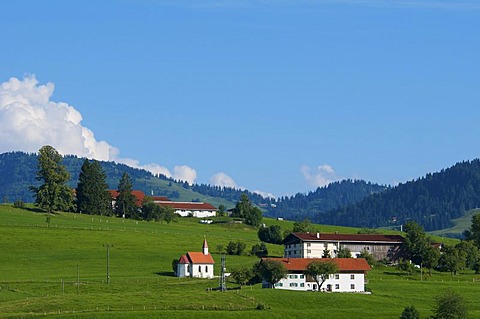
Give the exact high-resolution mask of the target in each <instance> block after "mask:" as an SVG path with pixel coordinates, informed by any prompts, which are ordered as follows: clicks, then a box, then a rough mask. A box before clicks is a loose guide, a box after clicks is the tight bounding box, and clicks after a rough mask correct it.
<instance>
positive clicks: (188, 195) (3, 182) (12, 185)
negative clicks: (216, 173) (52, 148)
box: [0, 152, 235, 208]
mask: <svg viewBox="0 0 480 319" xmlns="http://www.w3.org/2000/svg"><path fill="white" fill-rule="evenodd" d="M83 161H84V158H78V157H76V156H69V155H67V156H64V158H63V161H62V165H65V167H66V168H67V171H68V172H69V173H70V175H71V179H70V181H69V183H68V185H69V186H70V187H72V188H75V187H76V186H77V183H78V176H79V174H80V168H81V166H82V164H83ZM100 164H101V166H102V168H103V170H104V171H105V173H106V175H107V184H108V186H109V188H111V189H116V188H117V187H118V182H119V180H120V178H121V176H122V174H123V173H124V172H127V173H128V174H129V175H130V177H131V179H132V181H133V188H134V189H140V190H142V191H143V192H144V193H145V194H147V195H150V194H152V193H153V194H154V195H156V196H167V197H169V198H170V199H172V200H176V201H206V202H209V203H211V204H213V205H215V206H217V207H218V206H219V205H220V204H223V205H225V206H226V207H227V208H230V207H233V206H234V205H235V202H232V201H230V200H226V199H223V198H220V197H215V196H210V195H208V194H207V195H204V194H201V193H198V192H196V191H194V190H192V189H191V187H190V186H189V185H188V184H186V183H181V182H176V181H174V180H172V179H169V178H166V177H165V176H154V175H153V174H152V173H150V172H147V171H145V170H141V169H136V168H132V167H129V166H127V165H124V164H118V163H114V162H100ZM36 172H37V155H36V154H27V153H23V152H10V153H3V154H0V200H1V201H2V202H13V201H15V200H18V199H21V200H23V201H24V202H33V195H32V193H31V192H30V190H29V187H30V186H31V185H38V182H37V181H36V180H35V175H36Z"/></svg>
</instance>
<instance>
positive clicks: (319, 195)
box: [266, 179, 387, 220]
mask: <svg viewBox="0 0 480 319" xmlns="http://www.w3.org/2000/svg"><path fill="white" fill-rule="evenodd" d="M386 189H387V187H386V186H381V185H378V184H372V183H368V182H365V181H362V180H349V179H348V180H343V181H340V182H334V183H330V184H329V185H327V186H325V187H318V188H317V189H316V190H315V191H312V192H309V193H308V194H301V193H298V194H296V195H294V196H290V197H281V198H279V199H277V200H273V201H272V202H271V204H273V205H269V206H268V207H267V208H266V210H267V214H268V215H269V216H272V217H284V218H288V219H293V220H302V219H304V218H310V219H311V218H314V217H315V215H316V214H318V213H324V212H327V211H330V210H332V209H338V208H340V207H343V206H346V205H349V204H353V203H357V202H359V201H361V200H362V199H364V198H365V197H367V196H370V195H372V194H376V193H379V192H383V191H384V190H386Z"/></svg>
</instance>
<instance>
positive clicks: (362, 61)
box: [0, 0, 480, 196]
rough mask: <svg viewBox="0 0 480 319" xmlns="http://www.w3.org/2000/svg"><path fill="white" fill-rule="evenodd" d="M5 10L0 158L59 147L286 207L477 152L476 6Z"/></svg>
mask: <svg viewBox="0 0 480 319" xmlns="http://www.w3.org/2000/svg"><path fill="white" fill-rule="evenodd" d="M1 8H2V9H1V10H0V28H1V29H2V42H1V47H0V48H1V50H0V83H3V84H1V85H2V87H1V88H0V152H5V151H11V150H24V151H37V150H38V149H39V147H40V146H41V145H44V144H51V145H53V146H54V147H56V148H57V149H59V151H61V152H62V153H76V154H78V155H81V156H89V157H96V158H99V159H108V160H115V161H119V162H126V163H132V165H135V166H138V167H146V168H153V169H152V170H154V171H157V172H165V173H166V174H170V175H171V176H173V177H177V178H184V179H187V180H189V181H193V182H196V183H214V184H219V185H230V186H236V187H245V188H248V189H249V190H257V191H261V192H264V193H271V194H273V195H275V196H282V195H291V194H295V193H297V192H308V191H310V190H314V189H315V188H316V187H317V186H322V185H325V184H327V183H328V182H331V181H334V180H339V179H343V178H355V179H364V180H367V181H371V182H376V183H381V184H396V183H398V182H405V181H407V180H411V179H415V178H418V177H420V176H423V175H424V174H426V173H427V172H434V171H438V170H440V169H442V168H446V167H448V166H451V165H453V164H455V163H456V162H458V161H463V160H470V159H473V158H477V157H479V149H478V148H477V147H478V145H479V143H478V139H479V131H480V130H479V122H480V121H479V120H480V107H479V106H480V105H479V101H480V62H479V57H480V4H478V2H476V1H461V0H460V1H449V0H445V1H441V0H439V1H435V0H430V1H428V0H423V1H414V0H411V1H408V0H402V1H401V0H398V1H397V0H388V1H387V0H385V1H384V0H364V1H348V0H343V1H336V0H323V1H322V0H318V1H315V0H310V1H307V0H305V1H289V0H284V1H273V0H272V1H268V0H264V1H241V0H238V1H233V0H232V1H221V0H219V1H160V0H158V1H157V0H140V1H139V0H135V1H133V0H131V1H127V0H124V1H78V2H74V1H48V0H47V1H22V0H18V1H2V2H1ZM11 78H14V79H16V80H12V79H11ZM2 96H3V99H2ZM25 105H28V109H27V108H25V107H26V106H25ZM39 110H41V112H40V111H39ZM42 121H44V122H45V124H44V125H40V124H38V123H39V122H42ZM22 123H23V124H22ZM25 123H30V124H29V125H26V124H25ZM55 123H57V124H55ZM22 125H23V126H22ZM52 127H53V128H52ZM92 145H93V146H92Z"/></svg>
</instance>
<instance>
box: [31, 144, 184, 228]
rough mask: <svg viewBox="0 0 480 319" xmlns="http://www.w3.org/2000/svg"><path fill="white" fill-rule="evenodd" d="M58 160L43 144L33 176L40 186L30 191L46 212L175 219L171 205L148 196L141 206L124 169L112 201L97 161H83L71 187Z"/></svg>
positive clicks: (68, 177)
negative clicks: (161, 203)
mask: <svg viewBox="0 0 480 319" xmlns="http://www.w3.org/2000/svg"><path fill="white" fill-rule="evenodd" d="M61 161H62V156H61V155H60V154H59V153H58V152H57V151H56V150H55V149H54V148H53V147H52V146H49V145H47V146H43V147H42V148H41V149H40V150H39V153H38V170H37V175H36V179H37V181H38V182H39V183H40V186H38V187H36V186H32V187H31V190H32V191H33V192H34V197H35V205H36V206H38V207H40V208H41V209H43V210H45V211H47V212H49V213H52V212H54V211H75V212H77V213H81V214H90V215H103V216H112V215H116V216H118V217H125V218H132V219H144V220H148V221H151V220H154V221H166V222H167V223H170V222H171V221H172V220H173V219H174V218H175V213H174V210H173V208H171V207H164V206H159V205H156V204H154V203H153V201H152V200H151V198H149V197H145V199H144V201H143V203H141V208H140V207H139V203H137V198H136V197H135V195H134V194H133V193H132V191H133V183H132V180H131V178H130V176H129V174H128V173H127V172H124V173H123V175H122V177H121V179H120V182H119V184H118V188H117V196H116V198H114V200H113V198H112V195H111V193H110V192H109V190H108V184H107V182H106V179H107V176H106V174H105V172H104V170H103V169H102V166H101V165H100V163H99V162H98V161H96V160H92V161H90V160H88V159H85V160H84V161H83V164H82V166H81V168H80V174H79V177H78V184H77V187H76V189H72V188H70V187H69V186H68V185H67V184H66V183H67V182H68V181H69V180H70V174H69V173H68V171H67V170H66V168H65V166H64V165H61ZM112 202H114V204H112Z"/></svg>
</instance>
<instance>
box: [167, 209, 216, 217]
mask: <svg viewBox="0 0 480 319" xmlns="http://www.w3.org/2000/svg"><path fill="white" fill-rule="evenodd" d="M175 213H177V214H179V215H180V216H182V217H187V216H188V215H192V216H193V217H197V218H205V217H215V216H216V215H217V214H216V212H215V211H212V210H183V209H177V210H176V211H175Z"/></svg>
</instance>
